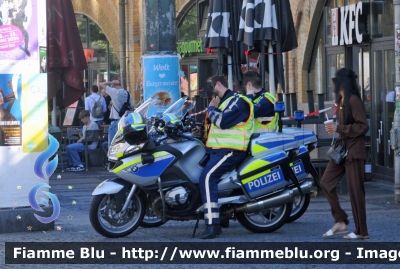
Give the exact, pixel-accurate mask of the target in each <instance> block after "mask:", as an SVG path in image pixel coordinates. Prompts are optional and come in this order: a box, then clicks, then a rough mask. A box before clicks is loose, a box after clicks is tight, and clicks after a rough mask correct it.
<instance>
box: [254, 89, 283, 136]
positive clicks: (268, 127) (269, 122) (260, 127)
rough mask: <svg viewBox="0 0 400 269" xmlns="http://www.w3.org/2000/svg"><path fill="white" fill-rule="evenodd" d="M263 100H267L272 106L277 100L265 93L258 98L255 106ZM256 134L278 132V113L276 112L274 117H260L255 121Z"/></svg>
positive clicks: (255, 100)
mask: <svg viewBox="0 0 400 269" xmlns="http://www.w3.org/2000/svg"><path fill="white" fill-rule="evenodd" d="M261 98H267V99H268V100H269V101H270V102H271V103H272V104H275V101H276V98H275V96H274V95H273V94H271V93H269V92H265V93H264V94H262V95H261V96H259V97H258V98H256V99H254V100H253V104H257V103H258V102H259V101H260V99H261ZM254 122H255V124H254V132H255V133H265V132H276V131H278V113H277V112H275V114H274V116H272V117H258V118H255V119H254ZM263 122H266V123H263Z"/></svg>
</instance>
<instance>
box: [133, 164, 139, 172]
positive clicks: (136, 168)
mask: <svg viewBox="0 0 400 269" xmlns="http://www.w3.org/2000/svg"><path fill="white" fill-rule="evenodd" d="M138 170H139V168H138V167H137V166H132V168H131V171H132V172H133V173H136V172H137V171H138Z"/></svg>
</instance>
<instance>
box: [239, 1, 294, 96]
mask: <svg viewBox="0 0 400 269" xmlns="http://www.w3.org/2000/svg"><path fill="white" fill-rule="evenodd" d="M238 40H240V41H243V43H245V44H246V45H248V47H249V50H252V51H258V52H261V53H262V54H261V57H260V64H261V68H260V69H261V76H262V78H263V84H264V81H265V77H264V76H265V75H264V74H265V70H266V68H265V63H266V60H265V57H264V55H265V52H266V51H267V50H268V63H269V68H268V73H269V74H270V81H269V84H270V91H271V93H273V94H275V91H274V90H271V86H275V81H277V82H278V83H279V84H280V85H281V88H282V91H285V80H284V70H283V57H282V52H287V51H290V50H292V49H295V48H297V38H296V32H295V28H294V23H293V17H292V12H291V9H290V2H289V0H244V1H243V4H242V13H241V18H240V25H239V35H238ZM273 89H274V88H273Z"/></svg>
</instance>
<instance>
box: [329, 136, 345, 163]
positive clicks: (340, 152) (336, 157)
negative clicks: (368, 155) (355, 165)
mask: <svg viewBox="0 0 400 269" xmlns="http://www.w3.org/2000/svg"><path fill="white" fill-rule="evenodd" d="M334 138H335V136H334V137H333V138H332V145H331V147H330V148H329V150H328V152H327V153H326V155H328V157H329V158H331V159H332V160H333V161H334V162H335V163H336V164H342V163H343V162H344V160H345V159H346V155H347V150H346V140H344V139H342V138H340V137H339V138H338V139H336V141H335V143H333V140H334Z"/></svg>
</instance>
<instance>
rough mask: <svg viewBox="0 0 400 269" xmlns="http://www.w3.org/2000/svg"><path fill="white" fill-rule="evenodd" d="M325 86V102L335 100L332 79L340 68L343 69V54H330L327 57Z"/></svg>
mask: <svg viewBox="0 0 400 269" xmlns="http://www.w3.org/2000/svg"><path fill="white" fill-rule="evenodd" d="M327 64H328V68H327V80H328V81H327V84H328V88H327V91H326V100H335V99H336V97H337V96H335V95H334V85H333V82H332V78H333V77H335V73H336V71H337V70H339V69H340V68H343V67H345V65H344V64H345V62H344V54H331V55H328V56H327Z"/></svg>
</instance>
